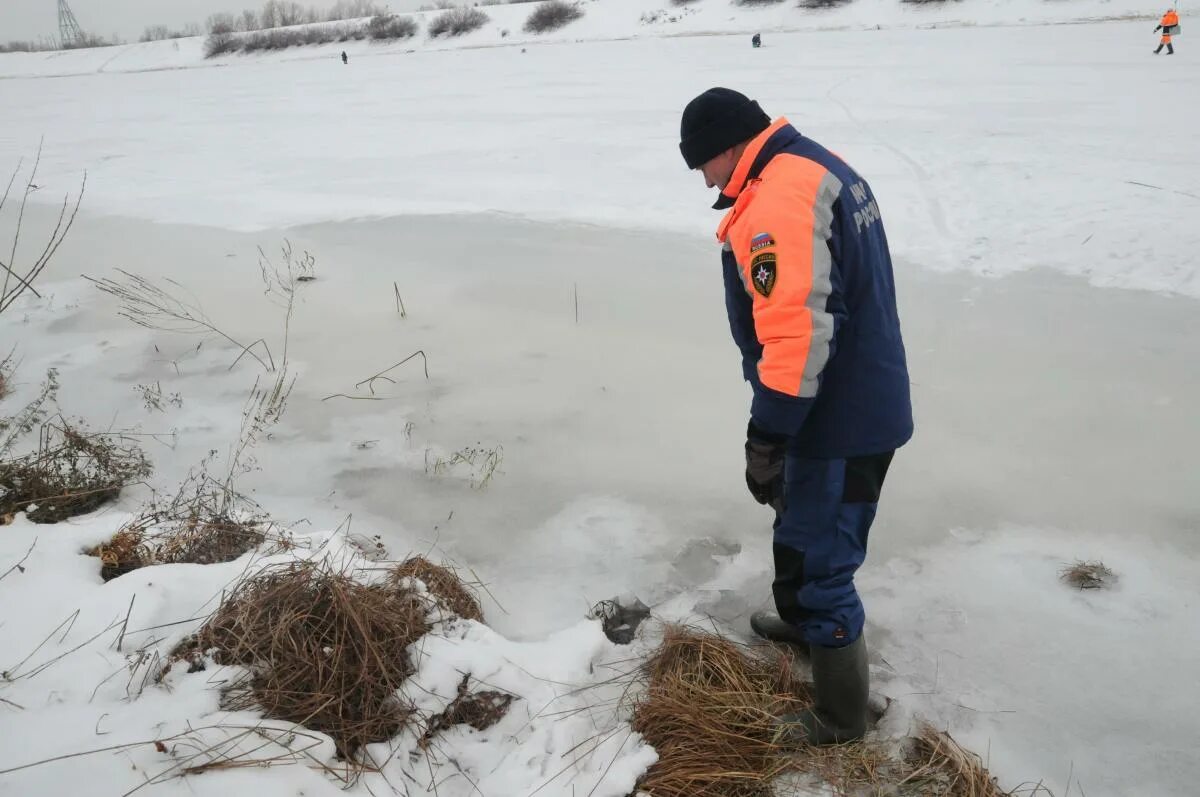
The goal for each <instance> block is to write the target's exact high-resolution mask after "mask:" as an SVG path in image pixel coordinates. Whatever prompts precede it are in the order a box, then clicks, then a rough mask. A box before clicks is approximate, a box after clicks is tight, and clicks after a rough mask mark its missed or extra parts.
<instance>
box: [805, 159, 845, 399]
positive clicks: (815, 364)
mask: <svg viewBox="0 0 1200 797" xmlns="http://www.w3.org/2000/svg"><path fill="white" fill-rule="evenodd" d="M841 193H842V181H841V180H839V179H838V178H837V176H836V175H834V174H833V172H827V173H826V174H825V177H823V178H822V179H821V185H820V186H819V187H818V188H817V199H816V202H814V203H813V242H812V289H811V290H809V292H808V299H807V300H806V301H805V303H804V304H805V306H806V307H808V309H809V311H811V315H812V340H811V341H810V342H809V345H808V359H807V360H806V361H805V363H804V375H803V376H802V377H801V379H800V398H813V397H814V396H816V395H817V387H818V386H819V385H820V382H819V379H818V378H819V377H820V375H821V371H823V370H825V365H826V364H827V363H828V362H829V344H830V342H831V341H832V340H833V316H832V315H830V314H829V313H828V312H827V311H826V308H827V307H828V305H829V294H830V293H832V292H833V283H832V281H831V275H832V273H833V256H832V255H831V254H830V253H829V239H830V238H832V237H833V204H834V203H835V202H837V198H838V196H839V195H840V194H841Z"/></svg>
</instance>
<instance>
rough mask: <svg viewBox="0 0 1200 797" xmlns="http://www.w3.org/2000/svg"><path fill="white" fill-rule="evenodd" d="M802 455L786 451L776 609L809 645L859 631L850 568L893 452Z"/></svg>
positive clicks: (837, 643)
mask: <svg viewBox="0 0 1200 797" xmlns="http://www.w3.org/2000/svg"><path fill="white" fill-rule="evenodd" d="M894 453H895V452H892V451H888V452H886V453H883V454H874V455H871V456H867V457H855V458H853V459H806V458H804V457H800V456H796V455H794V454H791V453H789V454H788V455H787V460H786V463H785V466H784V511H783V514H782V515H780V516H776V518H775V540H774V554H775V581H774V584H773V585H772V592H773V593H774V595H775V607H776V608H777V609H778V610H779V616H780V617H781V618H783V619H784V620H786V621H787V622H789V623H791V624H792V625H795V626H798V627H799V628H800V629H802V630H803V632H804V636H805V638H806V639H807V640H808V641H809V643H810V644H813V645H822V646H825V647H842V646H844V645H849V644H850V643H851V642H853V641H854V640H856V639H858V638H859V636H861V635H862V629H863V623H864V622H865V620H866V615H865V613H864V611H863V605H862V601H861V600H860V599H859V597H858V591H857V590H856V589H855V588H854V573H855V571H857V570H858V568H859V567H860V566H861V565H862V563H863V560H864V559H866V556H867V536H868V535H869V533H870V531H871V522H872V521H874V520H875V512H876V510H877V509H878V507H879V494H880V490H881V489H882V488H883V479H884V477H885V476H886V475H887V470H888V466H889V465H890V464H891V461H892V455H893V454H894Z"/></svg>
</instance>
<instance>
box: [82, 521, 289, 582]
mask: <svg viewBox="0 0 1200 797" xmlns="http://www.w3.org/2000/svg"><path fill="white" fill-rule="evenodd" d="M150 522H151V520H150V519H149V518H147V516H145V515H143V516H141V517H139V518H137V519H135V520H134V521H133V522H131V523H130V524H128V525H127V526H125V527H123V528H121V529H120V530H119V531H117V533H116V534H114V535H113V536H112V538H111V539H109V540H108V541H107V542H102V543H100V544H99V545H97V546H96V547H95V548H92V549H90V550H88V551H87V553H88V555H89V556H95V557H98V558H99V559H100V576H101V578H103V579H104V580H105V581H111V580H113V579H114V578H117V577H119V576H123V575H125V574H126V573H129V572H132V571H134V570H137V569H138V568H140V567H149V566H151V565H171V564H183V563H187V564H195V565H214V564H220V563H222V562H232V561H233V560H234V559H237V558H238V557H239V556H241V555H242V554H244V553H246V552H247V551H252V550H254V549H255V548H258V547H259V546H261V545H263V544H265V543H266V542H267V539H268V536H267V533H266V529H267V528H268V527H267V526H266V525H262V524H259V523H257V522H255V521H238V520H233V519H231V518H206V519H201V518H197V517H193V518H190V519H188V520H186V521H184V522H182V523H180V524H179V525H177V526H174V527H170V528H169V529H168V530H167V531H165V532H162V533H160V534H157V535H153V536H152V535H150V534H149V533H148V532H147V531H146V529H147V528H148V525H149V523H150ZM274 543H275V544H274V547H273V548H272V550H271V552H272V553H278V552H280V551H282V550H285V549H286V548H287V547H288V545H289V543H288V542H287V541H286V539H285V538H284V537H277V538H276V539H275V541H274Z"/></svg>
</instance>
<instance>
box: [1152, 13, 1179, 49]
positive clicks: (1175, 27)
mask: <svg viewBox="0 0 1200 797" xmlns="http://www.w3.org/2000/svg"><path fill="white" fill-rule="evenodd" d="M1160 30H1161V31H1162V41H1160V42H1159V43H1158V49H1157V50H1155V51H1154V54H1155V55H1158V54H1159V53H1161V52H1162V48H1163V47H1166V48H1167V55H1174V54H1175V47H1174V45H1172V44H1171V34H1172V33H1178V32H1179V15H1178V14H1176V13H1175V9H1173V8H1168V9H1167V13H1165V14H1163V18H1162V21H1161V22H1159V23H1158V27H1157V28H1155V29H1154V32H1155V33H1158V32H1159V31H1160Z"/></svg>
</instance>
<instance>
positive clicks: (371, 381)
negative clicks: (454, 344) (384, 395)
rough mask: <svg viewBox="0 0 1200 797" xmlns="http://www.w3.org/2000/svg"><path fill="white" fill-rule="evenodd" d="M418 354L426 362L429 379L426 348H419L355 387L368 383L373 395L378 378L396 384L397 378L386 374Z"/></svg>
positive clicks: (426, 372) (426, 374)
mask: <svg viewBox="0 0 1200 797" xmlns="http://www.w3.org/2000/svg"><path fill="white" fill-rule="evenodd" d="M417 356H420V358H421V360H422V361H423V362H424V364H425V378H426V379H428V378H429V359H428V358H427V357H426V356H425V352H424V350H422V349H418V350H417V351H414V352H413V353H412V354H410V355H408V356H407V357H405V358H404V359H403V360H401V361H400V362H398V363H396V364H395V365H392V366H388V367H387V368H384V369H383V370H382V371H380V372H379V373H377V374H375V375H374V376H368V377H367V378H366V379H364V380H363V381H361V382H359V383H358V384H356V385H355V386H354V387H355V388H360V387H362V386H363V385H366V386H367V389H368V390H370V391H371V395H375V380H376V379H383V380H386V381H388V382H391V383H392V384H393V385H394V384H396V380H395V379H392V378H391V377H388V376H385V374H387V373H389V372H391V371H394V370H396V369H397V368H399V367H400V366H402V365H404V364H405V363H406V362H408V361H409V360H411V359H413V358H414V357H417Z"/></svg>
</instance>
